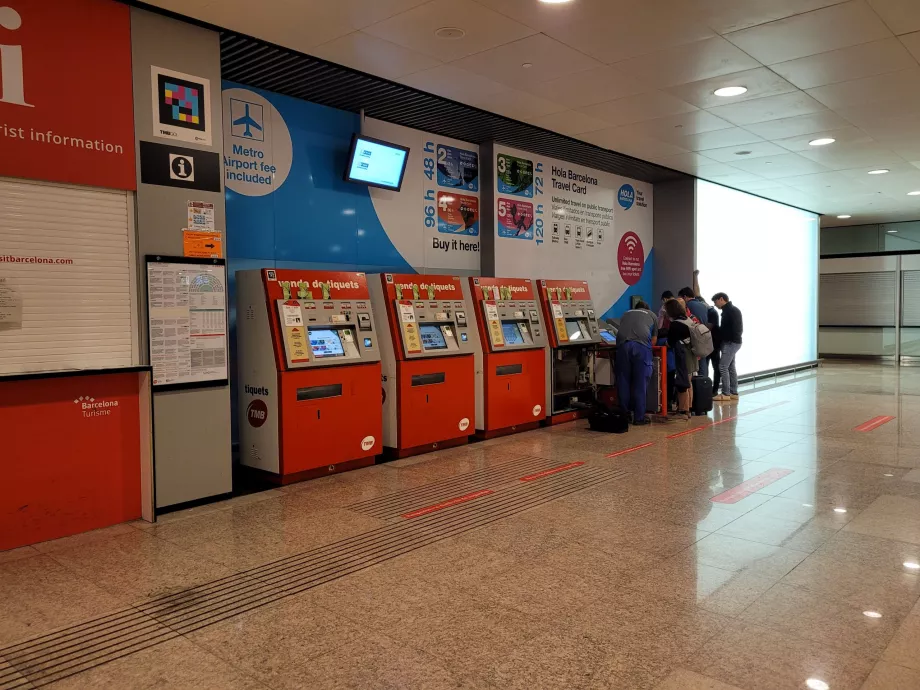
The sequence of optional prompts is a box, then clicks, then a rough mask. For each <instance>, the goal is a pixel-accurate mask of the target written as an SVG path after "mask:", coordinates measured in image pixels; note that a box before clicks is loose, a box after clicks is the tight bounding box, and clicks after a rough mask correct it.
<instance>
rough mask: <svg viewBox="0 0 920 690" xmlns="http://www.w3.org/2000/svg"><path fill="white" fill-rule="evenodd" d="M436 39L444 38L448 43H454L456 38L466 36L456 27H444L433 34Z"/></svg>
mask: <svg viewBox="0 0 920 690" xmlns="http://www.w3.org/2000/svg"><path fill="white" fill-rule="evenodd" d="M434 35H435V36H437V37H438V38H446V39H448V40H450V41H456V40H457V39H458V38H463V37H464V36H466V31H464V30H463V29H461V28H460V27H457V26H444V27H441V28H440V29H438V30H437V31H435V32H434Z"/></svg>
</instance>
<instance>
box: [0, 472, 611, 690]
mask: <svg viewBox="0 0 920 690" xmlns="http://www.w3.org/2000/svg"><path fill="white" fill-rule="evenodd" d="M516 469H517V470H518V472H519V471H520V466H517V467H516ZM473 474H475V473H473ZM625 476H627V473H626V472H625V471H623V470H621V469H617V468H604V467H596V466H587V465H583V466H579V467H575V468H573V469H572V470H571V471H566V472H561V473H558V474H552V475H548V476H546V477H545V478H543V479H540V480H539V481H528V482H519V483H516V484H512V485H510V486H509V487H507V488H505V489H502V490H500V491H496V492H494V493H490V494H488V495H484V496H483V497H482V498H479V499H477V500H475V501H471V502H468V503H461V504H457V505H453V506H451V507H450V508H449V509H445V510H441V511H438V512H433V513H430V514H426V515H422V516H420V517H418V518H416V519H412V520H400V521H398V522H393V523H391V524H389V525H385V526H383V527H379V528H377V529H375V530H372V531H370V532H365V533H363V534H360V535H356V536H353V537H349V538H348V539H344V540H342V541H339V542H336V543H334V544H328V545H326V546H323V547H320V548H316V549H313V550H311V551H308V552H305V553H302V554H299V555H296V556H289V557H287V558H283V559H280V560H277V561H274V562H272V563H268V564H266V565H262V566H258V567H256V568H252V569H250V570H247V571H243V572H240V573H235V574H233V575H230V576H227V577H225V578H221V579H219V580H215V581H213V582H210V583H207V584H204V585H199V586H198V587H193V588H191V589H188V590H185V591H183V592H179V593H177V594H172V595H168V596H163V597H158V598H157V599H154V600H152V601H150V602H148V603H146V604H144V605H140V606H137V607H134V608H130V609H125V610H123V611H120V612H117V613H113V614H110V615H108V616H104V617H102V618H98V619H95V620H92V621H89V622H86V623H82V624H80V625H75V626H72V627H70V628H66V629H64V630H60V631H57V632H55V633H50V634H48V635H43V636H41V637H38V638H35V639H33V640H28V641H25V642H22V643H20V644H16V645H12V646H9V647H6V648H4V649H0V659H4V660H5V661H7V662H8V663H9V664H10V666H9V667H8V668H6V669H2V668H0V688H3V689H4V690H19V689H21V688H30V687H41V686H44V685H47V684H49V683H53V682H55V681H58V680H61V679H62V678H66V677H68V676H72V675H75V674H77V673H81V672H83V671H87V670H89V669H91V668H93V667H96V666H99V665H101V664H104V663H107V662H109V661H114V660H115V659H118V658H121V657H124V656H128V655H130V654H134V653H136V652H139V651H141V650H143V649H147V648H149V647H153V646H155V645H157V644H161V643H162V642H166V641H167V640H170V639H173V638H175V637H177V636H179V635H185V634H188V633H191V632H193V631H195V630H198V629H200V628H204V627H206V626H209V625H213V624H215V623H218V622H220V621H223V620H226V619H228V618H231V617H233V616H237V615H239V614H241V613H244V612H246V611H250V610H252V609H256V608H259V607H262V606H265V605H266V604H269V603H272V602H274V601H278V600H279V599H283V598H285V597H289V596H292V595H294V594H298V593H299V592H303V591H305V590H308V589H311V588H312V587H316V586H318V585H321V584H323V583H325V582H329V581H331V580H335V579H337V578H340V577H343V576H345V575H349V574H352V573H355V572H358V571H359V570H363V569H365V568H368V567H370V566H372V565H376V564H378V563H382V562H384V561H387V560H389V559H392V558H395V557H397V556H400V555H402V554H405V553H408V552H409V551H413V550H415V549H419V548H422V547H424V546H427V545H429V544H433V543H434V542H437V541H441V540H443V539H447V538H449V537H452V536H455V535H458V534H462V533H464V532H468V531H470V530H473V529H476V528H478V527H482V526H483V525H487V524H489V523H491V522H495V521H497V520H501V519H503V518H506V517H509V516H512V515H515V514H517V513H521V512H523V511H525V510H529V509H531V508H534V507H536V506H539V505H541V504H543V503H547V502H549V501H553V500H555V499H557V498H561V497H563V496H566V495H568V494H571V493H574V492H576V491H581V490H582V489H586V488H589V487H592V486H596V485H598V484H600V483H603V482H607V481H610V480H614V479H621V478H623V477H625Z"/></svg>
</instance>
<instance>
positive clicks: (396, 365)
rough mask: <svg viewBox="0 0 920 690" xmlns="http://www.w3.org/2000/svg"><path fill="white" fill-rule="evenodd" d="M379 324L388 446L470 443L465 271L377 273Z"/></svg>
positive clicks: (405, 451) (470, 321)
mask: <svg viewBox="0 0 920 690" xmlns="http://www.w3.org/2000/svg"><path fill="white" fill-rule="evenodd" d="M370 287H371V303H372V305H373V307H374V314H375V316H376V317H377V324H378V328H379V329H380V352H381V363H382V366H383V379H382V381H383V445H384V450H385V453H386V454H388V455H390V456H395V457H406V456H408V455H415V454H418V453H425V452H428V451H431V450H436V449H438V448H448V447H451V446H456V445H461V444H464V443H467V441H468V440H469V435H470V434H471V433H473V428H474V427H473V424H474V419H475V412H476V408H475V395H474V379H475V370H474V362H473V352H474V347H475V343H474V340H473V337H472V335H473V334H474V333H475V331H474V329H475V328H476V324H475V317H474V316H473V313H472V309H471V307H470V303H469V302H468V301H467V300H466V298H465V296H464V292H463V285H462V281H461V279H460V278H457V277H451V276H440V275H431V276H426V275H398V274H393V273H384V274H381V275H379V276H372V277H371V281H370Z"/></svg>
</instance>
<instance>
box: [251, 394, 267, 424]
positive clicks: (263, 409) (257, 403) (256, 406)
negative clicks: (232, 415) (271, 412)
mask: <svg viewBox="0 0 920 690" xmlns="http://www.w3.org/2000/svg"><path fill="white" fill-rule="evenodd" d="M246 419H248V420H249V426H251V427H255V428H256V429H258V428H259V427H260V426H262V425H263V424H265V422H266V421H267V420H268V405H266V404H265V401H264V400H253V401H252V402H251V403H249V407H247V408H246Z"/></svg>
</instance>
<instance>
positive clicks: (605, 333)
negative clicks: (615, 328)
mask: <svg viewBox="0 0 920 690" xmlns="http://www.w3.org/2000/svg"><path fill="white" fill-rule="evenodd" d="M601 338H603V339H604V340H606V341H607V342H608V343H611V344H613V343H615V342H616V341H617V337H616V336H615V335H614V334H613V333H611V332H610V331H601Z"/></svg>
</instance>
